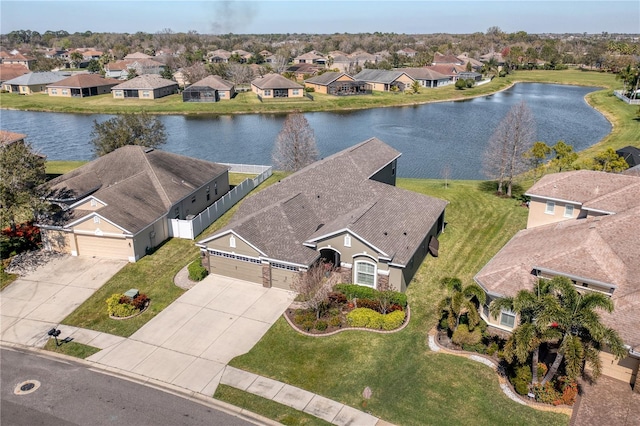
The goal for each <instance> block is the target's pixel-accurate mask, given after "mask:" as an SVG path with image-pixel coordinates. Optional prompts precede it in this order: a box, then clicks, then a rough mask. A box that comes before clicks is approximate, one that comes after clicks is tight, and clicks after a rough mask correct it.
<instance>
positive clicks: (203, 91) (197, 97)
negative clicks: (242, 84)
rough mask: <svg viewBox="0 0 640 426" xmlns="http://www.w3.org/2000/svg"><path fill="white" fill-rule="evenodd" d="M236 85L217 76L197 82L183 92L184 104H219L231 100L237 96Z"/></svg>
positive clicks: (210, 76)
mask: <svg viewBox="0 0 640 426" xmlns="http://www.w3.org/2000/svg"><path fill="white" fill-rule="evenodd" d="M235 87H236V86H235V85H234V84H233V83H232V82H230V81H227V80H225V79H223V78H222V77H220V76H217V75H209V76H207V77H205V78H203V79H202V80H199V81H196V82H195V83H193V84H192V85H191V86H189V87H187V88H186V89H184V91H183V92H182V101H183V102H218V101H220V100H229V99H231V98H233V97H234V96H235V94H236V91H235Z"/></svg>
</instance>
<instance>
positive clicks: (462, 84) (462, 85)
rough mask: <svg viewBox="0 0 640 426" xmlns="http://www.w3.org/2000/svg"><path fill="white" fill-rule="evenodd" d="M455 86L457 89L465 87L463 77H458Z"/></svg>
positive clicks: (465, 83)
mask: <svg viewBox="0 0 640 426" xmlns="http://www.w3.org/2000/svg"><path fill="white" fill-rule="evenodd" d="M455 87H456V89H457V90H462V89H464V88H466V87H467V82H466V81H464V80H463V79H459V80H457V81H456V84H455Z"/></svg>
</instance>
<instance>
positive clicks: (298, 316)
mask: <svg viewBox="0 0 640 426" xmlns="http://www.w3.org/2000/svg"><path fill="white" fill-rule="evenodd" d="M315 319H316V314H315V313H313V312H311V311H303V310H302V309H298V310H297V311H296V313H295V315H294V316H293V322H294V323H296V324H298V325H300V326H301V325H303V324H304V323H306V322H309V321H311V322H313V321H315Z"/></svg>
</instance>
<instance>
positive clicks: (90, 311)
mask: <svg viewBox="0 0 640 426" xmlns="http://www.w3.org/2000/svg"><path fill="white" fill-rule="evenodd" d="M197 256H198V249H197V248H196V246H195V245H194V243H193V241H191V240H181V239H178V238H172V239H170V240H168V241H167V242H166V243H165V244H163V245H162V246H160V247H159V248H158V249H157V250H156V252H155V253H153V254H151V255H147V256H145V257H143V258H142V259H140V260H139V261H137V262H136V263H130V264H127V265H126V266H125V267H124V268H122V269H121V270H120V271H119V272H118V273H117V274H116V275H114V276H113V277H112V278H111V279H110V280H109V281H107V283H106V284H104V285H103V286H102V287H101V288H100V289H99V290H98V291H97V292H95V293H94V294H93V296H91V297H90V298H89V299H87V300H86V301H85V302H84V303H83V304H82V305H80V307H79V308H78V309H76V310H75V311H74V312H73V313H71V315H69V316H68V317H67V318H65V319H64V320H63V321H62V323H63V324H66V325H73V326H76V327H82V328H89V329H92V330H96V331H101V332H104V333H109V334H115V335H118V336H124V337H129V336H131V335H132V334H133V333H134V332H136V331H137V330H138V329H139V328H140V327H142V326H143V325H144V324H146V323H147V322H148V321H149V320H151V319H152V318H153V317H154V316H156V315H157V314H159V313H160V312H161V311H162V310H163V309H164V308H166V307H167V306H169V304H171V303H172V302H173V301H174V300H176V299H177V298H178V297H179V296H180V295H181V294H182V293H184V290H182V289H181V288H179V287H178V286H176V285H175V284H174V283H173V278H174V276H175V275H176V273H177V272H178V271H179V270H180V269H181V268H182V267H184V266H185V265H187V264H188V263H189V262H191V261H193V260H194V259H195V258H196V257H197ZM131 288H137V289H138V290H139V291H140V293H145V294H146V295H147V296H149V298H150V299H151V304H150V305H149V307H148V308H147V310H146V311H145V312H144V313H142V314H141V315H138V316H137V317H135V318H131V319H127V320H114V319H111V318H109V315H108V314H107V304H106V300H107V298H109V296H111V295H112V294H114V293H124V292H126V291H127V290H129V289H131Z"/></svg>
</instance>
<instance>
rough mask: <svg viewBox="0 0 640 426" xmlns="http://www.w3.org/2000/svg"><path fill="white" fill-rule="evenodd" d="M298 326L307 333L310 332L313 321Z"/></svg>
mask: <svg viewBox="0 0 640 426" xmlns="http://www.w3.org/2000/svg"><path fill="white" fill-rule="evenodd" d="M300 326H301V327H302V328H304V329H305V330H306V331H309V330H311V329H312V328H313V326H314V321H313V320H306V321H304V322H303V323H302V324H301V325H300Z"/></svg>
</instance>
